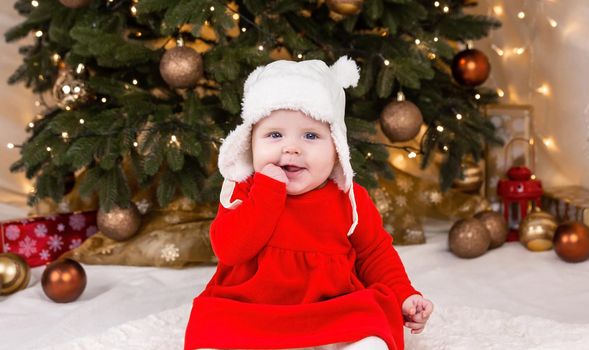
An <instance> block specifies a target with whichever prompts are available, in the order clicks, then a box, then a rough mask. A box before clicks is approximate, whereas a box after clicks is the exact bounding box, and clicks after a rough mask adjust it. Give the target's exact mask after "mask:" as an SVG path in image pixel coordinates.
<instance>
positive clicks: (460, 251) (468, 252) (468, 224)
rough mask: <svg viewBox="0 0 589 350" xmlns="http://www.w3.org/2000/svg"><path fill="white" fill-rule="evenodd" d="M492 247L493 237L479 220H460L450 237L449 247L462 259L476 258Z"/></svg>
mask: <svg viewBox="0 0 589 350" xmlns="http://www.w3.org/2000/svg"><path fill="white" fill-rule="evenodd" d="M490 245H491V236H490V235H489V231H487V228H486V227H485V225H483V224H482V223H481V222H480V221H479V220H478V219H475V218H468V219H462V220H458V221H457V222H455V223H454V225H452V228H451V229H450V233H449V235H448V246H449V248H450V250H451V251H452V253H454V254H455V255H456V256H458V257H460V258H466V259H470V258H476V257H478V256H481V255H483V254H485V252H486V251H487V250H488V249H489V246H490Z"/></svg>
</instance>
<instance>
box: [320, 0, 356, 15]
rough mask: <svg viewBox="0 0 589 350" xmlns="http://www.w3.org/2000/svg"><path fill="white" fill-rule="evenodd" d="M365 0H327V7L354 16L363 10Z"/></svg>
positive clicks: (341, 13)
mask: <svg viewBox="0 0 589 350" xmlns="http://www.w3.org/2000/svg"><path fill="white" fill-rule="evenodd" d="M363 4H364V0H327V7H328V8H329V9H330V10H331V11H333V12H335V13H337V14H340V15H344V16H353V15H357V14H358V13H360V11H362V5H363Z"/></svg>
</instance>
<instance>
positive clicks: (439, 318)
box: [44, 305, 589, 350]
mask: <svg viewBox="0 0 589 350" xmlns="http://www.w3.org/2000/svg"><path fill="white" fill-rule="evenodd" d="M190 308H191V305H184V306H181V307H178V308H175V309H170V310H166V311H164V312H161V313H158V314H154V315H150V316H149V317H146V318H143V319H138V320H134V321H131V322H127V323H124V324H122V325H120V326H118V327H113V328H111V329H109V330H107V331H106V332H104V333H102V334H99V335H97V336H92V337H86V338H79V339H76V340H73V341H70V342H68V343H64V344H60V345H58V346H52V347H49V348H45V349H44V350H49V349H55V350H57V349H60V350H61V349H71V350H85V349H92V350H102V349H104V350H106V349H109V350H115V349H121V350H123V349H124V350H134V349H137V350H139V349H141V350H151V349H153V350H161V349H182V344H183V342H182V340H183V337H184V327H185V325H186V322H187V318H188V313H189V312H190ZM588 344H589V324H566V323H559V322H556V321H552V320H547V319H543V318H538V317H531V316H516V315H512V314H508V313H505V312H500V311H495V310H487V309H475V308H471V307H454V306H439V305H438V306H437V308H436V310H435V312H434V314H433V315H432V318H431V320H430V323H429V324H428V326H427V328H426V331H425V332H424V333H423V334H420V335H410V334H408V335H407V334H406V349H407V350H426V349H436V350H438V349H440V350H442V349H444V350H445V349H447V350H461V349H465V350H466V349H468V350H471V349H510V350H517V349H521V350H531V349H567V350H581V349H583V350H585V349H588V346H589V345H588Z"/></svg>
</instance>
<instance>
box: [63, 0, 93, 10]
mask: <svg viewBox="0 0 589 350" xmlns="http://www.w3.org/2000/svg"><path fill="white" fill-rule="evenodd" d="M59 2H60V3H61V4H62V5H63V6H65V7H69V8H71V9H78V8H80V7H86V6H88V5H90V3H92V0H59Z"/></svg>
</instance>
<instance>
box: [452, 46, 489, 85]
mask: <svg viewBox="0 0 589 350" xmlns="http://www.w3.org/2000/svg"><path fill="white" fill-rule="evenodd" d="M490 73H491V64H490V63H489V59H488V58H487V56H485V54H484V53H483V52H482V51H479V50H477V49H468V50H464V51H461V52H459V53H458V54H457V55H456V56H455V57H454V60H453V61H452V76H453V77H454V79H455V80H456V81H457V82H458V83H459V84H461V85H466V86H477V85H481V84H482V83H484V82H485V80H487V78H488V77H489V74H490Z"/></svg>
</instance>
